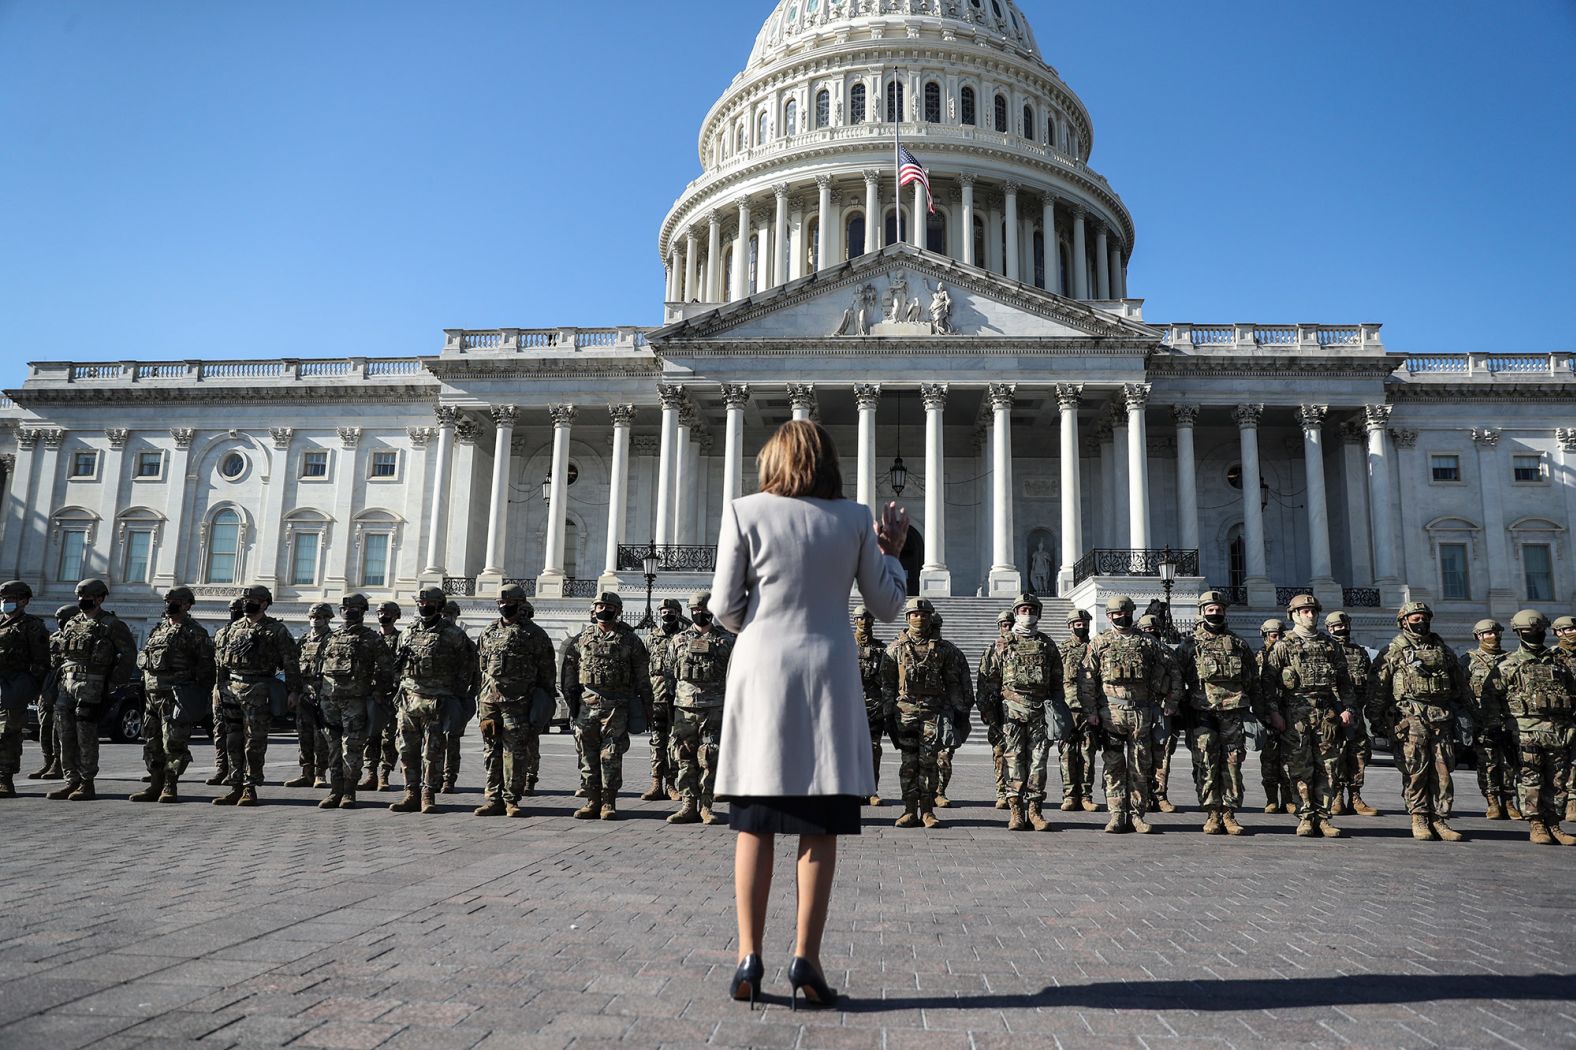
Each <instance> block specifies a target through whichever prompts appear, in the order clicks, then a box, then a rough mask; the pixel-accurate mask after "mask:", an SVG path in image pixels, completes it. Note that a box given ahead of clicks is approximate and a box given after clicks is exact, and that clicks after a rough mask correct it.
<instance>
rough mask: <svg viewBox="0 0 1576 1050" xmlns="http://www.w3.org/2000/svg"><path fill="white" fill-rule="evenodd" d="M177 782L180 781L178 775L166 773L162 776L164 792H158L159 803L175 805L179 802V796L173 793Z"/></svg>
mask: <svg viewBox="0 0 1576 1050" xmlns="http://www.w3.org/2000/svg"><path fill="white" fill-rule="evenodd" d="M179 781H180V774H178V773H166V774H164V790H163V791H161V792H159V801H160V802H164V803H176V802H179V801H180V800H181V797H180V795H179V794H177V793H176V791H175V785H176V783H178V782H179Z"/></svg>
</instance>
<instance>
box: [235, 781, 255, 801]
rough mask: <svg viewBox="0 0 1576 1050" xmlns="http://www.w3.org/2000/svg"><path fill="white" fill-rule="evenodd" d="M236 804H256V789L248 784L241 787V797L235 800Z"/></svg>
mask: <svg viewBox="0 0 1576 1050" xmlns="http://www.w3.org/2000/svg"><path fill="white" fill-rule="evenodd" d="M235 804H236V805H237V806H256V805H257V789H256V788H254V787H253V786H252V785H250V784H248V785H246V786H245V787H244V788H242V789H241V797H240V798H238V799H236V800H235Z"/></svg>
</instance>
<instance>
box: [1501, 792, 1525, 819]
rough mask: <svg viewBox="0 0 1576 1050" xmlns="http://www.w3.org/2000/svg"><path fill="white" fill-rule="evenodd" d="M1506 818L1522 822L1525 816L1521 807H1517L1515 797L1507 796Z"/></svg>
mask: <svg viewBox="0 0 1576 1050" xmlns="http://www.w3.org/2000/svg"><path fill="white" fill-rule="evenodd" d="M1505 816H1507V817H1509V818H1510V819H1511V820H1520V819H1522V817H1523V816H1524V814H1523V813H1522V812H1521V807H1520V806H1518V805H1516V796H1515V795H1507V796H1505Z"/></svg>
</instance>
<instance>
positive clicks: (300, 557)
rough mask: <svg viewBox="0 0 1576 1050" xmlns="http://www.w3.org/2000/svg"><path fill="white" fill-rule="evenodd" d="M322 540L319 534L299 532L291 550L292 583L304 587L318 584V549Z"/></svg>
mask: <svg viewBox="0 0 1576 1050" xmlns="http://www.w3.org/2000/svg"><path fill="white" fill-rule="evenodd" d="M321 540H322V533H319V532H298V533H296V535H295V542H294V543H293V544H292V545H291V548H290V583H291V584H292V585H293V586H296V587H304V586H308V585H310V584H314V583H316V582H317V548H318V544H319V542H320V541H321Z"/></svg>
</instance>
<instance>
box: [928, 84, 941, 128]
mask: <svg viewBox="0 0 1576 1050" xmlns="http://www.w3.org/2000/svg"><path fill="white" fill-rule="evenodd" d="M925 119H926V120H927V121H929V122H930V123H932V124H940V123H941V85H940V84H938V83H936V82H935V81H934V80H932V81H931V82H930V83H928V84H926V85H925Z"/></svg>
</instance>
